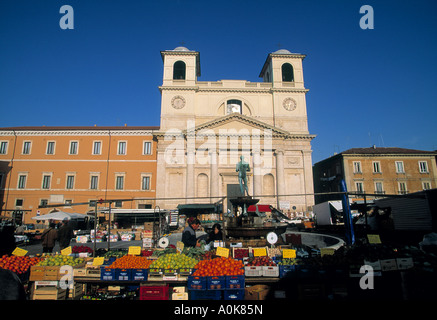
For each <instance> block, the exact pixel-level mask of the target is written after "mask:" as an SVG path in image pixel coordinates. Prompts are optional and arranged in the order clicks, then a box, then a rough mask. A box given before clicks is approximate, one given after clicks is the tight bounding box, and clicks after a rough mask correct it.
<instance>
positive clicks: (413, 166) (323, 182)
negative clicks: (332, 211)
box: [314, 146, 437, 203]
mask: <svg viewBox="0 0 437 320" xmlns="http://www.w3.org/2000/svg"><path fill="white" fill-rule="evenodd" d="M436 154H437V153H436V152H432V151H422V150H412V149H404V148H380V147H378V148H377V147H375V146H373V147H371V148H353V149H349V150H346V151H343V152H341V153H339V154H337V155H334V156H332V157H330V158H327V159H325V160H322V161H320V162H318V163H316V164H314V189H315V192H316V193H327V192H338V191H340V187H339V181H340V179H344V181H345V183H346V186H347V190H348V191H349V192H357V193H366V194H370V195H376V196H379V195H381V197H383V196H385V195H400V194H407V193H412V192H418V191H422V190H428V189H434V188H436V187H437V167H436V158H435V157H436ZM335 197H336V198H338V197H339V196H338V195H337V196H334V198H333V197H332V196H331V195H318V196H316V203H320V202H324V201H327V200H333V199H335ZM368 198H372V196H369V197H368Z"/></svg>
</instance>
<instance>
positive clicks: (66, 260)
mask: <svg viewBox="0 0 437 320" xmlns="http://www.w3.org/2000/svg"><path fill="white" fill-rule="evenodd" d="M44 257H45V259H44ZM42 258H43V260H41V261H40V262H38V263H37V264H36V265H37V266H64V265H69V266H73V267H74V266H77V265H80V264H81V263H84V261H85V260H84V259H83V258H75V257H72V256H63V255H60V254H58V255H54V256H42Z"/></svg>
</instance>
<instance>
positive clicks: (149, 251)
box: [141, 249, 154, 257]
mask: <svg viewBox="0 0 437 320" xmlns="http://www.w3.org/2000/svg"><path fill="white" fill-rule="evenodd" d="M153 251H154V250H153V249H143V250H141V256H142V257H150V256H152V254H153Z"/></svg>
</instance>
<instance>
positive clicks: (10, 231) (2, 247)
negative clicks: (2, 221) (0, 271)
mask: <svg viewBox="0 0 437 320" xmlns="http://www.w3.org/2000/svg"><path fill="white" fill-rule="evenodd" d="M14 229H15V228H14V226H12V225H6V226H3V227H0V256H2V255H4V254H7V255H10V254H11V253H12V251H14V249H15V247H16V245H15V236H14Z"/></svg>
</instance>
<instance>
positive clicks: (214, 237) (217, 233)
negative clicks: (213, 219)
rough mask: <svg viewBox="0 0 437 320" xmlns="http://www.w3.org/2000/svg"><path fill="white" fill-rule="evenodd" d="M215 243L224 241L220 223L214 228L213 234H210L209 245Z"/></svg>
mask: <svg viewBox="0 0 437 320" xmlns="http://www.w3.org/2000/svg"><path fill="white" fill-rule="evenodd" d="M214 241H223V232H222V226H221V225H220V224H219V223H216V224H214V225H213V226H212V231H211V233H209V234H208V239H207V241H206V242H207V243H209V242H214Z"/></svg>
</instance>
